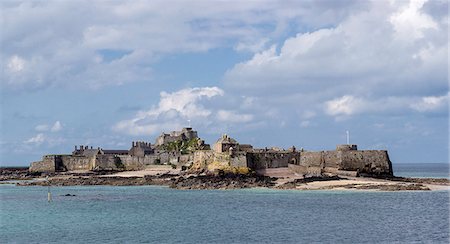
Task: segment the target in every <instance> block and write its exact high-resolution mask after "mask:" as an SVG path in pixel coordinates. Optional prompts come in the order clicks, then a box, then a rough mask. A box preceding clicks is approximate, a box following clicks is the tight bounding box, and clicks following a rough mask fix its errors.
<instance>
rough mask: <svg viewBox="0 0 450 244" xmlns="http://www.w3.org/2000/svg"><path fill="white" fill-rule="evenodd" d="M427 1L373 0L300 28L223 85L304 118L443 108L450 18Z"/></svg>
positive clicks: (230, 73) (231, 73) (232, 71)
mask: <svg viewBox="0 0 450 244" xmlns="http://www.w3.org/2000/svg"><path fill="white" fill-rule="evenodd" d="M427 4H428V3H427V1H409V2H407V1H401V2H395V1H392V2H379V1H370V2H368V5H369V6H368V7H367V8H365V9H364V10H363V11H357V12H355V13H353V14H352V15H348V16H346V17H345V18H343V19H342V21H341V22H339V23H336V24H335V25H334V26H331V27H329V26H328V27H326V28H318V29H316V30H312V31H306V32H300V33H298V34H296V35H295V36H294V37H291V38H288V39H286V40H285V41H284V42H283V43H282V44H281V45H280V46H279V47H278V46H275V45H273V46H271V47H269V48H267V49H265V50H262V51H260V52H258V53H256V54H255V55H253V57H252V58H250V59H249V60H247V61H244V62H241V63H239V64H236V65H235V66H234V67H233V68H232V69H230V70H228V71H227V73H226V74H225V76H224V79H223V81H224V83H225V87H226V89H229V90H231V91H236V92H246V93H247V94H252V95H253V96H254V97H258V96H264V97H265V102H266V106H267V107H269V108H270V107H271V108H276V109H277V110H280V106H287V107H291V108H293V107H294V106H293V105H292V104H295V108H293V109H295V110H297V111H299V113H300V117H301V114H302V113H304V112H305V111H307V110H313V111H317V109H319V110H323V112H325V114H327V115H330V116H333V117H342V116H353V115H357V114H364V113H375V114H377V113H394V112H400V111H401V113H405V112H408V111H409V112H413V111H414V110H415V111H419V112H425V111H428V110H431V109H433V108H435V107H442V104H444V103H443V101H444V98H442V97H440V95H441V94H442V91H446V90H447V89H448V83H447V69H448V61H447V55H446V53H448V48H447V46H448V40H447V35H446V33H447V31H446V30H447V25H448V23H447V22H445V21H441V19H442V16H441V15H442V14H441V15H440V16H439V18H437V17H435V16H433V15H431V14H432V13H431V12H430V11H424V9H423V8H424V6H427ZM268 94H270V95H269V96H268ZM290 97H291V98H292V99H289V98H290ZM422 97H423V98H422ZM294 98H295V99H299V100H297V101H301V102H299V103H295V102H294V101H295V99H294ZM418 98H420V99H419V100H420V101H418ZM282 101H285V102H284V103H281V102H282ZM411 104H412V105H411ZM320 107H322V108H320ZM411 108H413V109H411ZM440 111H444V110H443V109H441V110H440ZM444 112H445V111H444Z"/></svg>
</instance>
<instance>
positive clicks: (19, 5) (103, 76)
mask: <svg viewBox="0 0 450 244" xmlns="http://www.w3.org/2000/svg"><path fill="white" fill-rule="evenodd" d="M325 2H326V1H325ZM359 2H360V1H346V3H345V5H344V4H334V5H335V6H328V5H327V4H324V2H323V1H304V2H302V3H301V4H300V3H293V4H284V3H278V2H274V1H269V0H268V1H262V2H252V1H246V2H240V3H239V4H229V3H227V2H209V1H196V2H194V3H192V2H186V1H175V2H170V3H168V2H167V1H143V0H142V1H139V0H137V1H94V2H93V1H87V0H81V1H77V2H74V1H55V0H51V1H40V2H30V1H20V0H19V1H14V2H6V3H2V5H1V6H0V7H1V8H2V22H3V25H2V35H1V37H0V38H1V39H0V41H1V43H3V46H2V49H1V50H0V56H1V58H2V60H7V62H5V63H6V65H5V66H6V69H7V70H8V71H10V72H7V73H6V74H5V77H3V79H2V80H1V81H2V83H3V85H5V87H6V88H14V89H38V88H45V87H48V86H61V87H62V86H68V85H70V86H81V87H88V88H94V89H96V88H100V87H103V86H108V85H122V84H126V83H129V82H133V81H149V80H151V79H152V77H153V72H152V66H153V64H154V63H155V62H157V61H158V59H159V58H160V57H162V56H164V55H170V54H173V53H177V52H204V51H207V50H211V49H214V48H221V47H226V48H230V47H231V48H233V47H234V48H235V50H238V51H250V52H254V51H259V50H260V49H261V48H264V47H265V46H266V43H268V42H271V40H272V39H274V38H278V37H280V36H283V35H285V33H286V32H288V31H290V28H291V27H292V26H297V25H292V24H291V23H295V24H297V21H298V20H299V19H301V20H302V26H321V25H329V24H330V23H333V22H334V21H336V20H339V19H342V18H344V17H345V16H347V15H349V14H351V12H352V11H353V9H360V8H363V7H364V6H363V5H365V4H361V3H359ZM350 7H351V8H350ZM161 9H164V11H163V12H161ZM330 9H333V11H329V10H330ZM323 13H327V14H323ZM80 16H83V18H80ZM55 19H57V20H58V21H54V20H55ZM68 26H70V28H69V29H70V31H67V30H68ZM37 47H38V48H37ZM102 50H108V51H110V53H107V55H109V54H111V53H112V54H114V53H118V52H120V51H123V50H126V51H127V53H128V54H127V55H124V56H122V55H118V56H117V57H113V58H112V61H111V62H107V60H108V59H105V56H104V53H103V54H102ZM24 71H27V72H24Z"/></svg>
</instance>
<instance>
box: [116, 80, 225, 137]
mask: <svg viewBox="0 0 450 244" xmlns="http://www.w3.org/2000/svg"><path fill="white" fill-rule="evenodd" d="M223 94H224V92H223V90H221V89H219V88H217V87H202V88H187V89H182V90H179V91H176V92H173V93H167V92H161V94H160V101H159V104H158V106H156V107H153V108H152V109H150V110H147V111H140V112H139V113H138V114H137V115H136V116H135V118H133V119H130V120H123V121H120V122H118V123H117V124H116V125H115V126H114V127H113V129H114V130H115V131H119V132H124V133H126V134H131V135H151V134H155V133H159V132H161V131H164V130H168V129H169V130H170V129H176V128H179V127H182V125H183V124H185V123H186V121H187V120H192V121H193V122H197V123H206V122H208V121H207V118H209V117H210V115H211V114H212V112H213V111H212V110H211V109H209V108H206V107H204V106H203V105H202V103H201V102H202V100H205V99H210V98H212V97H217V96H223Z"/></svg>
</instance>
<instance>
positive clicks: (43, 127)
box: [34, 120, 63, 132]
mask: <svg viewBox="0 0 450 244" xmlns="http://www.w3.org/2000/svg"><path fill="white" fill-rule="evenodd" d="M62 128H63V126H62V124H61V122H60V121H59V120H57V121H56V122H55V123H54V124H53V125H48V124H41V125H37V126H36V127H34V129H35V130H36V131H40V132H45V131H51V132H59V131H61V130H62Z"/></svg>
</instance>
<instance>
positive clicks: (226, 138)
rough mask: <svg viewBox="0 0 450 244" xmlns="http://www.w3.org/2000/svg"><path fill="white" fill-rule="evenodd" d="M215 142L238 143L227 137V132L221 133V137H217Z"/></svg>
mask: <svg viewBox="0 0 450 244" xmlns="http://www.w3.org/2000/svg"><path fill="white" fill-rule="evenodd" d="M216 143H219V144H238V142H237V141H236V140H235V139H233V138H231V137H229V136H228V135H227V134H223V135H222V137H221V138H219V140H217V142H216Z"/></svg>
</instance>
